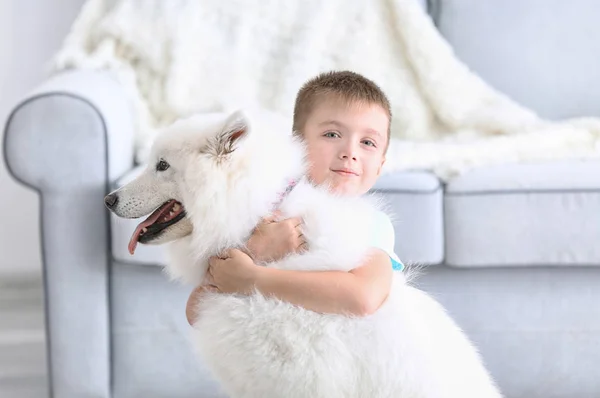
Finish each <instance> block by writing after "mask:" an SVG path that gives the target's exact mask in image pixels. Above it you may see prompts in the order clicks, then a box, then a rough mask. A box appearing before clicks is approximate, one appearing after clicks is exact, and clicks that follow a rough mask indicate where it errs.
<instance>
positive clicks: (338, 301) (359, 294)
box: [255, 249, 393, 316]
mask: <svg viewBox="0 0 600 398" xmlns="http://www.w3.org/2000/svg"><path fill="white" fill-rule="evenodd" d="M371 253H372V254H371V255H370V256H369V258H368V259H367V261H366V262H365V264H364V265H362V266H360V267H358V268H356V269H354V270H352V271H350V272H343V271H290V270H279V269H273V268H266V267H259V268H258V270H257V274H256V280H255V286H256V288H257V289H258V291H260V292H261V293H262V294H264V295H266V296H268V295H271V296H274V297H277V298H279V299H280V300H283V301H287V302H289V303H292V304H295V305H298V306H300V307H304V308H306V309H308V310H312V311H315V312H320V313H334V314H346V315H347V314H350V315H358V316H365V315H369V314H372V313H374V312H375V311H377V309H379V307H380V306H381V304H382V303H383V302H384V300H385V299H386V298H387V296H388V294H389V291H390V288H391V282H392V274H393V270H392V267H391V265H390V257H389V256H388V255H387V254H386V253H385V252H384V251H382V250H379V249H373V250H372V252H371Z"/></svg>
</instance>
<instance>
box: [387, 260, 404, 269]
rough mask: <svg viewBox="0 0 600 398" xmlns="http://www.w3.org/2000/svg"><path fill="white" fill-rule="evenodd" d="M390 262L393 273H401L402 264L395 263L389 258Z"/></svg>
mask: <svg viewBox="0 0 600 398" xmlns="http://www.w3.org/2000/svg"><path fill="white" fill-rule="evenodd" d="M390 260H391V261H392V269H393V270H394V271H402V270H403V269H404V264H402V263H401V262H399V261H396V260H394V259H393V258H391V257H390Z"/></svg>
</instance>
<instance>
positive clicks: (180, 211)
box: [128, 200, 185, 254]
mask: <svg viewBox="0 0 600 398" xmlns="http://www.w3.org/2000/svg"><path fill="white" fill-rule="evenodd" d="M184 217H185V209H184V208H183V205H182V204H181V203H180V202H178V201H176V200H169V201H168V202H165V203H164V204H162V205H161V206H160V207H159V208H158V209H156V210H154V212H153V213H152V214H150V215H149V216H148V218H146V219H145V220H144V221H142V222H141V223H140V224H139V225H138V226H137V228H136V229H135V231H133V235H131V239H130V240H129V246H128V248H129V253H130V254H133V253H134V252H135V248H136V247H137V244H138V242H139V243H147V242H150V241H151V240H153V239H156V238H157V237H158V236H159V235H160V234H161V233H162V231H164V230H165V229H166V228H168V227H169V226H171V225H173V224H175V223H177V222H178V221H179V220H181V219H182V218H184Z"/></svg>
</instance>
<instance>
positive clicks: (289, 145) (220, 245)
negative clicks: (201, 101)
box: [105, 112, 501, 398]
mask: <svg viewBox="0 0 600 398" xmlns="http://www.w3.org/2000/svg"><path fill="white" fill-rule="evenodd" d="M286 131H289V128H287V125H281V124H279V123H278V122H276V121H275V120H273V119H272V118H270V117H266V116H264V115H255V114H252V118H250V116H249V115H247V114H245V113H242V112H235V113H233V114H228V115H223V114H220V115H212V116H207V115H202V116H197V117H191V118H188V119H185V120H181V121H179V122H177V123H175V124H173V125H172V126H170V127H169V128H167V129H165V131H164V132H162V134H160V135H159V136H158V137H157V139H156V140H155V142H154V144H153V147H152V151H151V157H150V159H151V161H150V164H149V166H148V167H147V169H146V170H145V171H144V173H143V174H141V175H140V176H139V177H138V178H137V179H135V180H134V181H132V182H130V183H128V184H126V185H125V186H123V187H122V188H120V189H118V190H117V191H115V192H113V193H111V194H110V195H108V196H107V197H106V198H105V203H106V205H107V206H108V207H109V208H110V209H111V210H112V211H114V212H115V213H116V214H117V215H118V216H120V217H127V218H138V217H141V216H145V215H148V214H150V216H149V217H148V218H147V219H146V220H145V221H143V222H142V223H141V224H140V225H139V226H138V228H137V229H136V231H135V232H134V234H133V236H132V239H131V242H130V251H132V252H133V250H135V245H136V244H137V243H138V242H140V243H146V244H158V243H164V242H172V243H171V252H172V253H173V255H174V257H173V261H172V262H171V263H170V265H169V266H168V271H169V273H170V274H171V275H172V276H174V277H175V278H177V279H179V280H181V281H183V282H184V283H191V284H199V283H201V282H202V281H203V279H204V274H205V272H206V269H207V260H208V258H209V257H210V256H213V255H218V254H219V253H221V252H222V251H223V250H224V249H227V248H232V247H242V246H243V244H244V242H245V241H246V240H247V238H248V237H249V236H250V234H251V232H252V230H253V229H254V227H255V226H256V225H257V224H258V223H259V221H260V219H261V218H262V217H264V216H266V215H268V214H269V213H270V212H272V211H273V210H274V206H275V205H277V206H279V209H280V210H281V211H282V213H283V215H284V216H285V217H297V216H300V217H302V218H303V219H304V228H303V234H304V236H305V238H306V240H307V242H308V244H309V251H308V252H306V253H304V254H294V255H290V256H289V257H287V258H285V259H283V260H281V261H277V262H271V263H268V264H264V266H267V267H276V268H282V269H295V270H316V269H320V270H350V269H352V268H355V267H356V266H358V265H359V264H361V263H362V262H363V261H364V260H365V256H367V255H368V247H367V243H368V242H369V241H370V237H369V233H370V231H371V230H372V222H373V220H374V217H373V212H374V211H376V210H377V207H378V205H377V200H375V199H374V197H373V196H365V197H362V198H348V197H340V196H335V195H333V194H331V193H329V192H328V191H327V190H326V189H325V188H324V187H315V186H313V185H311V184H310V183H309V182H307V181H306V180H305V179H303V178H302V177H303V176H304V175H305V152H304V148H303V146H302V143H301V142H300V141H299V140H298V139H295V138H293V137H292V135H291V134H289V133H286ZM292 181H297V184H296V185H295V187H294V188H293V189H291V190H290V189H289V188H290V186H291V182H292ZM390 266H391V265H390ZM198 310H199V311H201V316H199V318H198V321H197V322H196V324H195V325H194V327H193V342H194V345H195V347H196V349H197V351H198V353H199V355H200V356H201V357H202V360H203V361H205V363H206V364H207V365H208V367H209V368H210V369H211V371H212V372H213V374H214V376H215V378H216V379H217V380H218V381H219V382H220V383H221V384H222V386H223V389H224V390H225V391H226V392H227V393H228V394H229V395H230V396H231V397H236V398H237V397H245V398H248V397H256V398H267V397H268V398H271V397H285V398H294V397H302V398H319V397H323V398H332V397H364V398H378V397H381V398H383V397H386V398H387V397H394V398H444V397H448V398H496V397H500V396H501V394H500V392H499V391H498V389H497V387H496V385H495V383H494V381H493V380H492V378H491V377H490V375H489V373H488V372H487V370H486V369H485V367H484V365H483V364H482V361H481V358H480V355H479V354H478V352H477V351H476V349H475V348H474V347H473V346H472V344H471V343H470V342H469V340H468V338H467V337H466V336H465V334H464V333H463V332H462V331H461V330H460V328H459V327H458V326H457V325H456V324H455V323H454V322H453V321H452V319H451V318H450V317H449V316H448V315H447V314H446V312H445V311H444V309H443V308H442V307H441V306H440V305H439V304H438V303H437V302H436V301H435V300H434V299H432V298H431V297H430V296H428V295H427V294H426V293H424V292H422V291H420V290H418V289H416V288H414V287H412V286H410V284H409V283H408V282H407V280H406V279H405V276H404V274H403V273H400V272H396V273H395V275H394V279H393V286H392V289H391V292H390V295H389V297H388V298H387V300H386V301H385V302H384V304H383V305H382V306H381V308H380V309H379V310H378V311H377V312H376V313H375V314H373V315H370V316H366V317H351V316H342V315H324V314H318V313H315V312H311V311H308V310H305V309H303V308H300V307H297V306H294V305H291V304H289V303H286V302H282V301H280V300H277V299H275V298H270V297H264V296H262V295H261V294H259V293H255V294H253V295H250V296H242V295H227V294H215V293H209V294H208V295H207V296H206V298H205V299H204V300H203V301H202V303H201V304H200V305H199V308H198Z"/></svg>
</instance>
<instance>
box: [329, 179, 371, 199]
mask: <svg viewBox="0 0 600 398" xmlns="http://www.w3.org/2000/svg"><path fill="white" fill-rule="evenodd" d="M329 190H330V191H331V192H332V193H334V194H336V195H342V196H360V195H362V194H364V193H365V192H363V190H362V189H361V187H360V186H358V185H356V184H352V183H348V182H343V183H337V184H336V183H332V184H330V186H329Z"/></svg>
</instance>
